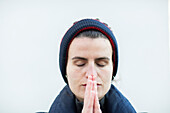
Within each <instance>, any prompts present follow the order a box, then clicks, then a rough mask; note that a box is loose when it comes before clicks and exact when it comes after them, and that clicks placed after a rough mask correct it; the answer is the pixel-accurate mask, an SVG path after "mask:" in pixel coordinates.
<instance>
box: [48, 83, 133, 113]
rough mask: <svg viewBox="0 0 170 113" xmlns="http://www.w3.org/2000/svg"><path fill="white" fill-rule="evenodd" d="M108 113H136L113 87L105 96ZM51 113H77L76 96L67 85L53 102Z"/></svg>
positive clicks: (112, 86)
mask: <svg viewBox="0 0 170 113" xmlns="http://www.w3.org/2000/svg"><path fill="white" fill-rule="evenodd" d="M104 107H105V112H106V113H136V111H135V109H134V108H133V107H132V105H131V104H130V102H129V101H128V100H127V99H126V98H125V97H124V96H123V95H122V94H121V93H120V92H119V91H118V89H117V88H116V87H115V86H114V85H111V88H110V90H109V91H108V93H107V94H106V95H105V106H104ZM49 113H76V104H75V96H74V94H73V93H72V92H71V90H70V88H69V86H68V85H66V86H65V87H64V88H63V90H62V91H61V92H60V94H59V95H58V96H57V98H56V99H55V101H54V102H53V104H52V106H51V108H50V111H49Z"/></svg>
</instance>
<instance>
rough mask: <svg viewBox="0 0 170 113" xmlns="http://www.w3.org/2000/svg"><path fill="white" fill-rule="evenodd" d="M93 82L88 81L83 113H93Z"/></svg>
mask: <svg viewBox="0 0 170 113" xmlns="http://www.w3.org/2000/svg"><path fill="white" fill-rule="evenodd" d="M92 88H93V83H92V80H90V79H89V80H88V83H87V88H86V93H85V98H84V105H83V110H82V113H93V104H94V98H95V92H94V91H93V90H92Z"/></svg>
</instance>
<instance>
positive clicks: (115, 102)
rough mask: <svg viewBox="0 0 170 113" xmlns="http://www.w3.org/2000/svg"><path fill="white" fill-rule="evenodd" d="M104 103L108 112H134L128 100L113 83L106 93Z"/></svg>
mask: <svg viewBox="0 0 170 113" xmlns="http://www.w3.org/2000/svg"><path fill="white" fill-rule="evenodd" d="M106 104H107V107H108V111H109V112H113V113H114V112H115V113H136V111H135V109H134V108H133V106H132V105H131V103H130V102H129V100H128V99H127V98H126V97H125V96H124V95H123V94H122V93H121V92H120V91H119V90H118V89H117V88H116V87H115V86H114V85H111V88H110V90H109V92H108V93H107V94H106Z"/></svg>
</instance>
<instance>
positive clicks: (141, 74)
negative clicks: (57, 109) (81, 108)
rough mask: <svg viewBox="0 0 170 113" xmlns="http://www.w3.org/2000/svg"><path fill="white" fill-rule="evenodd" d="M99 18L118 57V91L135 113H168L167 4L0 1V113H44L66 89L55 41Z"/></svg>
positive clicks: (148, 0) (155, 0)
mask: <svg viewBox="0 0 170 113" xmlns="http://www.w3.org/2000/svg"><path fill="white" fill-rule="evenodd" d="M83 18H99V19H100V20H101V21H103V22H106V23H107V24H109V26H110V27H111V28H112V30H113V32H114V34H115V36H116V37H117V40H118V44H119V51H120V56H119V57H120V62H119V71H118V75H117V78H116V80H117V83H116V85H117V87H118V89H120V90H121V92H122V93H123V94H124V95H125V96H126V97H127V98H128V99H129V101H130V102H131V103H132V105H133V106H134V107H135V109H136V110H137V111H138V112H142V111H147V112H149V113H169V112H170V107H169V105H170V73H169V45H168V43H169V39H168V0H84V1H80V0H72V1H71V0H60V1H57V0H53V1H50V0H37V1H36V0H27V1H24V0H23V1H16V0H0V113H35V112H36V111H48V110H49V108H50V106H51V104H52V102H53V100H54V99H55V98H56V96H57V95H58V93H59V92H60V90H61V89H62V88H63V87H64V86H65V83H64V81H63V79H62V77H61V74H60V70H59V66H58V53H59V52H58V51H59V45H60V40H61V38H62V36H63V35H64V33H65V32H66V31H67V29H68V28H69V27H70V26H71V25H72V23H73V22H75V21H77V20H79V19H83Z"/></svg>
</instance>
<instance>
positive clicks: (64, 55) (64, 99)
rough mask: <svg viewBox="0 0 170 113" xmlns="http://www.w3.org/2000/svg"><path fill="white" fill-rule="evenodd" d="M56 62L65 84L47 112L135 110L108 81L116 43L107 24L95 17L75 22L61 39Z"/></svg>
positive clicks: (116, 112)
mask: <svg viewBox="0 0 170 113" xmlns="http://www.w3.org/2000/svg"><path fill="white" fill-rule="evenodd" d="M59 63H60V70H61V73H62V76H63V79H64V81H65V82H66V84H67V85H66V86H65V87H64V88H63V90H62V91H61V92H60V94H59V95H58V96H57V98H56V99H55V101H54V102H53V104H52V106H51V108H50V111H49V113H136V111H135V110H134V108H133V107H132V105H131V104H130V102H129V101H128V100H127V99H126V98H125V97H124V96H123V95H122V94H121V93H120V92H119V91H118V90H117V89H116V88H115V86H114V85H112V84H111V81H112V80H113V79H114V77H115V76H116V73H117V67H118V47H117V42H116V39H115V37H114V35H113V33H112V31H111V30H110V29H109V28H108V27H107V25H106V24H104V23H102V22H100V21H98V20H94V19H83V20H80V21H78V22H76V23H74V25H73V26H72V27H71V28H70V29H69V30H68V31H67V32H66V34H65V35H64V37H63V39H62V42H61V46H60V56H59Z"/></svg>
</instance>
